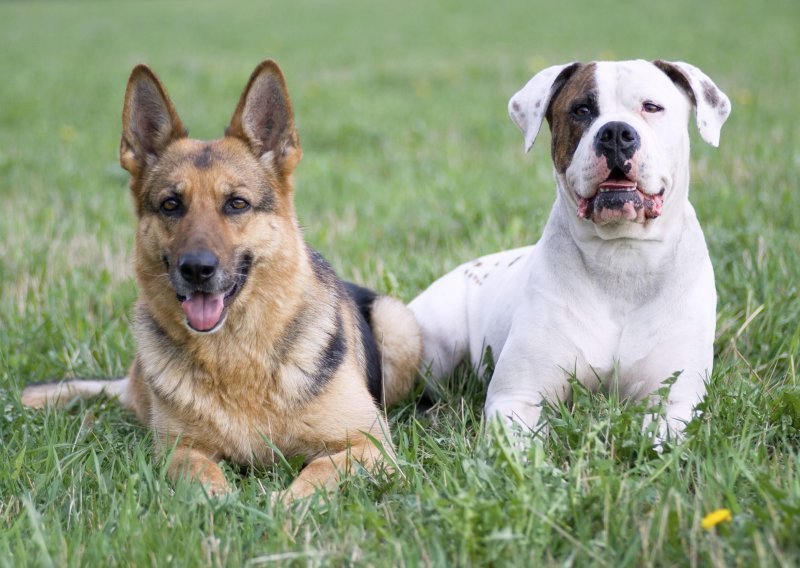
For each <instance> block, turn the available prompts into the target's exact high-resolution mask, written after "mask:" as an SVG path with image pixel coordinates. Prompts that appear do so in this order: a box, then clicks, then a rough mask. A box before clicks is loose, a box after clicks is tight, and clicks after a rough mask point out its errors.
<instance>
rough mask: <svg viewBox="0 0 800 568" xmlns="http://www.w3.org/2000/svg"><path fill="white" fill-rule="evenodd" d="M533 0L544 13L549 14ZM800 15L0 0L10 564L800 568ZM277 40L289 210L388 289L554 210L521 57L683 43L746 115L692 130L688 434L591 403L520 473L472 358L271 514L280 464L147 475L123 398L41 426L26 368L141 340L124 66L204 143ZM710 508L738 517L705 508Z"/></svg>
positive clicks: (2, 523)
mask: <svg viewBox="0 0 800 568" xmlns="http://www.w3.org/2000/svg"><path fill="white" fill-rule="evenodd" d="M537 4H540V5H538V6H537ZM798 25H800V4H798V3H797V1H796V0H774V1H771V2H769V3H756V2H740V1H738V0H737V1H727V0H711V1H707V2H696V1H692V0H674V1H672V2H655V1H650V0H647V1H644V2H641V1H640V2H633V1H632V0H623V1H621V2H618V3H617V4H615V5H613V7H612V6H610V5H609V4H607V3H596V2H588V1H586V0H583V1H581V2H573V3H565V2H561V3H545V2H531V1H529V0H528V1H525V0H515V1H507V2H506V1H502V2H485V3H484V2H456V1H454V0H446V1H441V2H426V1H423V0H408V1H406V2H394V3H390V2H381V1H375V0H358V1H346V2H332V1H330V2H329V1H323V0H319V1H307V0H298V1H296V2H292V3H284V2H263V1H255V0H254V1H251V2H244V1H234V2H225V3H222V2H210V1H199V2H195V1H188V0H186V1H182V2H156V1H149V0H145V1H140V2H135V3H134V2H130V3H125V2H112V1H104V2H100V1H85V2H64V1H61V2H55V1H52V2H50V1H39V2H21V1H20V2H3V3H0V53H1V54H2V56H1V57H0V77H2V79H1V80H0V208H1V209H0V405H1V406H2V408H3V415H2V418H0V440H1V441H2V442H1V444H0V565H8V566H21V565H43V566H50V565H57V566H62V565H63V566H66V565H70V566H78V565H92V566H105V565H135V566H148V565H152V566H167V565H175V566H195V565H211V566H222V565H230V566H237V565H250V566H259V565H265V564H270V565H272V564H278V565H281V564H297V565H307V564H308V565H350V564H352V565H376V566H418V565H434V566H448V565H459V566H466V565H498V566H502V565H520V566H531V565H539V566H541V565H554V566H557V565H592V566H595V565H596V566H615V567H616V566H663V565H677V566H684V565H686V566H708V565H717V566H732V565H740V566H753V565H765V566H771V565H784V566H792V565H797V564H798V563H800V537H799V536H798V535H800V383H799V382H798V366H800V221H799V220H798V219H800V205H798V199H797V197H796V193H797V190H798V188H800V175H799V174H798V171H800V126H798V124H799V123H800V121H799V120H798V119H799V118H800V111H798V97H797V93H798V92H800V59H798V53H800V33H798ZM265 57H272V58H274V59H276V60H278V61H279V63H280V64H281V66H282V67H283V69H284V72H285V74H286V78H287V81H288V85H289V89H290V92H291V94H292V97H293V101H294V105H295V111H296V113H297V117H298V118H297V120H298V127H299V130H300V137H301V141H302V144H303V148H304V158H303V161H302V162H301V164H300V166H299V168H298V170H297V176H296V181H297V190H296V198H297V206H298V212H299V216H300V219H301V222H302V223H303V225H304V227H305V234H306V237H307V239H308V241H309V242H310V243H311V244H312V245H313V246H315V247H316V248H318V249H319V250H320V251H321V252H322V253H323V254H324V255H325V256H326V257H327V258H328V259H329V260H330V261H331V262H332V263H333V264H334V266H335V267H336V269H337V270H338V271H339V273H340V275H341V276H343V277H346V278H349V279H353V280H357V281H359V282H361V283H364V284H367V285H369V286H372V287H374V288H377V289H379V290H381V291H386V292H392V293H394V294H396V295H398V296H400V297H401V298H403V299H404V300H407V301H408V300H410V299H412V298H413V297H414V296H415V295H416V294H417V293H418V292H419V291H421V290H422V289H424V288H425V287H426V286H427V285H428V284H429V283H430V282H431V281H432V280H433V279H434V278H436V277H437V276H439V275H441V274H442V273H444V272H445V271H447V270H449V269H450V268H452V267H454V266H455V265H456V264H458V263H460V262H462V261H464V260H467V259H470V258H473V257H475V256H478V255H481V254H485V253H489V252H493V251H496V250H501V249H505V248H511V247H516V246H521V245H524V244H528V243H532V242H534V241H535V240H536V239H537V238H538V235H539V233H540V232H541V229H542V226H543V224H544V221H545V219H546V216H547V214H548V211H549V208H550V205H551V203H552V201H553V199H554V195H555V194H554V187H553V182H552V173H551V165H550V162H549V157H548V156H549V152H548V145H549V137H548V135H547V134H543V135H542V136H541V138H540V140H539V141H538V142H537V144H536V146H535V147H534V149H533V151H532V152H531V153H530V154H529V155H524V154H523V152H522V137H521V136H520V134H519V132H518V130H517V128H516V127H515V126H514V125H513V124H512V123H511V121H510V120H509V119H508V117H507V114H506V103H507V100H508V98H509V97H510V95H511V94H513V93H514V92H515V91H516V90H517V89H518V88H519V87H521V86H522V85H523V84H524V83H525V82H526V81H527V80H528V79H529V78H530V76H531V75H532V74H533V73H534V72H536V71H537V70H539V69H541V68H542V67H545V66H547V65H552V64H556V63H564V62H567V61H570V60H574V59H580V60H592V59H610V58H614V59H617V58H634V57H637V58H638V57H641V58H650V59H654V58H663V59H673V60H685V61H689V62H692V63H694V64H695V65H697V66H699V67H700V68H702V69H703V70H704V71H706V72H707V73H708V74H709V75H710V76H711V77H712V78H713V79H714V80H715V81H716V82H717V84H718V85H719V86H720V87H721V88H722V89H723V90H725V91H726V92H727V93H728V95H729V96H730V98H731V100H732V102H733V107H734V108H733V114H732V116H731V118H730V120H729V121H728V123H727V124H726V126H725V128H724V129H723V132H722V142H721V146H720V148H718V149H714V148H711V147H710V146H708V145H706V144H704V143H702V141H701V140H700V138H699V136H698V135H697V133H696V131H695V129H694V126H693V125H692V127H691V128H692V143H693V148H692V168H693V178H692V190H691V198H692V201H693V203H694V205H695V207H696V209H697V211H698V215H699V217H700V220H701V223H702V224H703V226H704V228H705V232H706V238H707V240H708V244H709V248H710V252H711V257H712V260H713V262H714V266H715V270H716V275H717V289H718V294H719V303H718V326H717V342H716V357H715V369H714V373H713V377H712V380H711V385H710V389H709V393H708V396H707V399H706V401H705V402H704V403H703V406H702V416H700V417H698V418H697V419H695V420H694V421H693V422H692V423H691V424H690V425H689V428H688V436H687V439H686V441H685V442H684V443H682V444H680V445H678V446H671V447H667V448H666V449H665V451H664V452H663V453H660V454H659V453H656V452H654V451H653V450H652V448H651V447H650V445H649V442H648V440H647V438H646V437H645V436H644V435H643V434H642V432H641V420H642V409H641V408H638V407H637V405H631V404H624V403H623V402H620V401H617V400H614V398H613V397H606V396H603V395H601V394H594V393H589V392H585V391H581V390H580V389H578V390H577V392H576V395H575V397H574V401H573V404H572V406H571V407H570V408H563V407H556V408H549V409H547V419H548V420H549V421H550V424H551V426H552V428H551V436H550V438H549V439H548V440H547V441H546V443H545V444H544V445H543V446H534V447H532V448H531V449H530V451H529V452H528V453H527V456H525V457H526V459H524V460H520V459H518V458H517V457H516V456H515V455H514V454H513V452H512V451H511V450H510V449H509V445H508V444H507V443H506V442H505V441H504V440H503V438H502V436H499V435H496V434H493V433H489V434H488V435H484V433H483V425H482V422H481V418H482V417H481V414H482V403H483V387H482V380H483V378H481V377H477V376H475V375H474V373H472V372H470V371H468V370H466V369H462V370H461V371H460V372H458V373H457V374H456V376H454V377H453V380H452V381H451V382H450V384H449V385H448V386H447V387H446V388H445V389H443V392H442V395H441V398H440V399H439V400H438V401H437V402H436V404H435V405H434V406H433V408H432V409H431V410H430V411H428V412H426V413H423V412H419V411H417V409H416V399H415V398H413V397H412V398H410V399H409V400H408V401H407V402H406V403H405V404H403V405H400V407H399V408H396V409H394V410H392V411H391V412H390V419H391V425H392V428H393V436H394V439H395V442H396V444H397V446H398V451H399V457H400V461H401V466H402V468H401V474H400V475H397V476H395V477H380V478H378V479H368V478H366V477H363V476H359V477H354V478H351V479H348V480H347V481H346V482H345V483H344V486H343V487H342V490H341V492H340V493H339V494H337V495H335V496H333V497H331V498H329V499H325V498H316V499H312V500H310V501H307V502H304V503H300V504H297V505H296V506H294V507H291V508H285V507H283V506H280V505H274V504H272V501H271V499H270V494H271V492H273V491H274V490H276V489H278V488H281V487H284V486H285V485H287V484H288V483H289V481H290V480H291V478H292V477H293V476H294V475H295V473H296V465H297V464H284V465H280V466H276V467H274V468H272V469H269V470H256V471H244V472H242V471H239V470H237V469H234V468H229V469H227V470H226V472H227V474H228V478H229V480H230V481H231V482H232V483H233V485H235V486H236V487H237V488H238V491H237V492H236V493H235V494H234V495H233V496H231V497H230V498H228V499H225V500H219V501H209V500H207V499H206V498H205V497H204V495H203V494H202V492H200V491H198V489H197V488H196V487H192V486H187V485H185V484H179V485H177V486H175V485H173V484H171V483H169V482H168V481H166V479H165V468H163V467H162V465H161V464H159V463H155V462H154V461H153V459H152V457H151V453H150V449H149V448H150V438H149V435H148V433H147V431H145V430H144V429H142V428H141V427H139V426H138V425H137V424H136V422H135V421H134V419H133V416H132V415H130V414H128V413H126V412H125V411H123V410H122V409H121V408H120V407H119V406H118V405H117V404H115V403H110V402H100V401H97V402H92V403H88V404H76V405H73V406H72V407H70V408H68V409H67V410H66V411H61V412H48V413H41V412H31V411H28V410H25V409H23V408H22V407H21V405H20V403H19V393H20V391H21V389H22V387H23V386H24V385H25V384H26V383H27V382H29V381H41V380H47V379H54V378H62V377H104V376H121V375H123V374H124V373H125V371H126V367H127V365H128V364H129V362H130V361H131V358H132V356H133V353H134V344H133V340H132V337H131V334H130V332H129V331H128V322H129V318H130V314H131V306H132V304H133V301H134V299H135V297H136V287H135V283H134V280H133V271H132V268H131V257H130V250H131V246H132V237H133V230H134V216H133V211H132V207H131V200H130V197H129V195H128V190H127V178H126V175H123V174H124V172H123V171H122V169H121V168H120V167H119V165H118V162H117V149H118V143H119V131H120V113H121V107H122V99H123V94H124V88H125V82H126V80H127V76H128V74H129V72H130V70H131V68H132V66H133V65H134V64H136V63H138V62H147V63H149V64H150V65H151V66H152V67H153V68H154V69H155V70H156V71H157V72H158V73H159V74H160V76H161V78H162V79H163V80H164V82H165V84H166V86H167V88H168V90H169V91H170V94H171V96H172V98H173V100H174V102H175V103H176V105H177V108H178V111H179V113H180V114H181V116H182V118H183V120H184V122H185V123H186V124H187V125H188V127H189V129H190V131H191V134H192V135H193V136H195V137H200V138H213V137H218V136H220V135H221V134H222V130H223V128H224V126H225V124H226V123H227V121H228V119H229V117H230V115H231V113H232V112H233V108H234V106H235V104H236V101H237V100H238V96H239V93H240V91H241V89H242V87H243V86H244V84H245V82H246V80H247V77H248V76H249V73H250V72H251V70H252V69H253V68H254V67H255V65H256V64H257V63H258V62H259V61H260V60H261V59H263V58H265ZM720 508H726V509H729V510H730V511H731V512H732V520H730V521H729V522H725V523H722V524H720V525H718V526H717V527H715V528H713V529H710V530H707V529H704V528H702V526H701V521H702V519H703V518H704V516H705V515H707V514H708V513H710V512H711V511H713V510H716V509H720Z"/></svg>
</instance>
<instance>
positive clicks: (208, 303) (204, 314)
mask: <svg viewBox="0 0 800 568" xmlns="http://www.w3.org/2000/svg"><path fill="white" fill-rule="evenodd" d="M223 300H224V294H206V293H204V292H195V293H194V294H192V297H191V298H189V299H188V300H184V302H183V303H182V304H181V307H182V308H183V313H184V314H186V319H187V320H188V321H189V325H190V326H192V327H193V328H194V329H196V330H197V331H208V330H210V329H212V328H213V327H214V326H215V325H217V324H218V323H219V319H220V318H221V317H222V309H223V307H224V305H223Z"/></svg>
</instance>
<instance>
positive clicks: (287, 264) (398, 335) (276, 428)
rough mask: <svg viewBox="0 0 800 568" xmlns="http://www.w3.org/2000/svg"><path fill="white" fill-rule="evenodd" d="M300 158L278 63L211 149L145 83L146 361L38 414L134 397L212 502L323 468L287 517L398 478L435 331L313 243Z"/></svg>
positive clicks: (141, 247) (31, 392)
mask: <svg viewBox="0 0 800 568" xmlns="http://www.w3.org/2000/svg"><path fill="white" fill-rule="evenodd" d="M301 154H302V151H301V149H300V143H299V139H298V135H297V131H296V130H295V125H294V115H293V111H292V105H291V102H290V100H289V95H288V92H287V89H286V84H285V81H284V78H283V74H282V73H281V70H280V68H279V67H278V65H277V64H276V63H275V62H273V61H269V60H268V61H264V62H262V63H261V64H260V65H259V66H258V67H257V68H256V69H255V71H254V72H253V74H252V76H251V77H250V81H249V82H248V84H247V87H245V89H244V92H243V93H242V95H241V98H240V100H239V104H238V106H237V107H236V110H235V111H234V113H233V118H232V119H231V122H230V125H229V126H228V128H227V129H226V131H225V136H224V138H222V139H220V140H215V141H211V142H205V141H200V140H193V139H190V138H188V137H187V132H186V130H185V128H184V126H183V124H182V123H181V120H180V118H179V117H178V115H177V113H176V111H175V108H174V106H173V105H172V102H171V101H170V99H169V97H168V96H167V93H166V91H165V90H164V87H163V86H162V84H161V82H160V81H159V80H158V78H157V77H156V76H155V74H154V73H153V72H152V71H151V70H150V69H149V68H148V67H146V66H144V65H139V66H137V67H136V68H134V70H133V72H132V73H131V77H130V80H129V81H128V87H127V90H126V93H125V106H124V109H123V113H122V141H121V144H120V162H121V164H122V167H124V168H125V169H126V170H127V171H128V172H130V175H131V182H130V188H131V191H132V193H133V200H134V203H135V207H136V215H137V218H138V225H137V230H136V243H135V266H136V276H137V280H138V283H139V287H140V294H139V299H138V302H137V304H136V307H135V309H134V318H133V328H134V334H135V337H136V342H137V348H138V349H137V353H136V359H135V361H134V363H133V365H132V367H131V369H130V373H129V375H128V376H127V377H125V378H123V379H120V380H109V381H81V380H76V381H68V382H62V383H53V384H39V385H31V386H29V387H27V388H26V389H25V390H24V392H23V393H22V401H23V403H24V404H26V405H28V406H32V407H43V406H57V405H63V404H65V403H66V402H68V401H70V400H72V399H74V398H85V397H90V396H94V395H98V394H103V393H104V394H106V395H107V396H112V397H118V398H119V400H120V401H121V402H122V404H123V405H125V406H126V407H128V408H130V409H131V410H133V412H135V413H136V415H137V417H138V418H139V419H140V420H141V421H142V423H144V424H145V425H147V426H149V427H150V428H152V429H153V431H154V433H155V439H156V444H155V445H156V451H157V453H158V454H159V455H163V454H169V455H171V461H170V465H169V470H168V471H169V473H170V476H171V477H172V478H173V479H175V478H178V477H182V476H185V477H188V478H190V479H193V480H196V481H199V482H201V483H203V484H204V485H205V486H206V487H207V489H208V490H209V491H210V492H211V493H213V494H221V493H225V492H227V491H229V485H228V482H227V481H226V479H225V476H224V475H223V472H222V470H221V469H220V467H219V465H218V462H219V461H220V460H223V459H226V460H230V461H232V462H235V463H238V464H245V465H251V464H259V465H264V464H270V463H273V461H274V459H275V449H277V450H279V451H280V452H282V454H283V455H284V456H285V457H287V458H289V457H293V456H303V457H304V459H305V463H306V466H305V467H304V469H303V470H302V471H301V472H300V475H299V477H298V478H297V479H296V480H295V481H294V482H293V483H292V484H291V486H290V487H289V488H288V490H287V491H286V492H285V493H284V498H285V499H287V500H291V499H294V498H297V497H304V496H307V495H310V494H311V493H313V492H314V491H315V489H317V488H325V489H327V490H331V489H334V488H335V487H336V486H337V484H338V481H339V479H340V476H341V475H342V474H344V473H346V472H349V471H351V470H352V466H353V464H354V463H359V464H361V465H362V466H363V467H365V468H366V469H368V470H370V469H373V468H375V467H376V466H378V465H379V464H381V463H385V461H386V460H384V458H385V457H388V458H389V460H390V461H391V460H393V456H394V450H393V447H392V443H391V438H390V436H389V431H388V428H387V424H386V420H385V417H384V413H383V408H384V407H387V406H388V405H390V404H392V403H393V402H396V401H397V400H399V399H400V398H401V397H403V396H404V395H405V394H406V393H407V392H408V391H409V390H410V388H411V386H412V384H413V381H414V377H415V374H416V371H417V365H418V362H419V358H420V352H421V342H420V335H419V330H418V327H417V324H416V321H415V319H414V317H413V315H412V314H411V312H410V311H409V310H408V309H407V308H406V307H405V306H404V305H403V304H402V303H401V302H400V301H399V300H396V299H393V298H389V297H385V296H377V295H376V294H374V293H372V292H371V291H369V290H366V289H364V288H360V287H358V286H355V285H352V284H345V283H343V282H342V281H340V280H339V278H338V277H337V276H336V274H335V273H334V272H333V270H332V269H331V267H330V266H329V265H328V263H327V262H326V261H325V260H324V259H323V258H322V257H321V256H320V255H319V254H318V253H317V252H316V251H314V250H312V249H311V248H310V247H309V246H308V245H307V244H306V243H305V242H304V240H303V237H302V234H301V231H300V228H299V226H298V221H297V217H296V214H295V208H294V203H293V180H292V172H293V171H294V169H295V167H296V166H297V164H298V162H299V161H300V157H301ZM385 465H387V466H388V467H391V466H392V464H391V463H386V464H385Z"/></svg>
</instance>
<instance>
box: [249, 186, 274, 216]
mask: <svg viewBox="0 0 800 568" xmlns="http://www.w3.org/2000/svg"><path fill="white" fill-rule="evenodd" d="M253 210H254V211H258V212H259V213H273V212H274V211H275V192H274V191H272V188H271V187H269V186H266V185H265V187H262V188H260V195H259V197H258V201H256V202H255V203H253Z"/></svg>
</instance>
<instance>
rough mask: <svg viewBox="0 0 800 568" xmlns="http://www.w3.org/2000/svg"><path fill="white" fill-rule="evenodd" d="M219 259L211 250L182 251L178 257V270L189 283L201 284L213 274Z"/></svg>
mask: <svg viewBox="0 0 800 568" xmlns="http://www.w3.org/2000/svg"><path fill="white" fill-rule="evenodd" d="M217 267H219V259H218V258H217V256H216V255H215V254H214V253H212V252H211V251H207V250H197V251H192V252H186V253H183V254H182V255H181V256H180V258H179V259H178V270H179V271H180V273H181V276H183V278H184V280H186V281H187V282H189V283H190V284H202V283H204V282H207V281H208V280H209V279H211V277H212V276H214V273H216V271H217Z"/></svg>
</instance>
